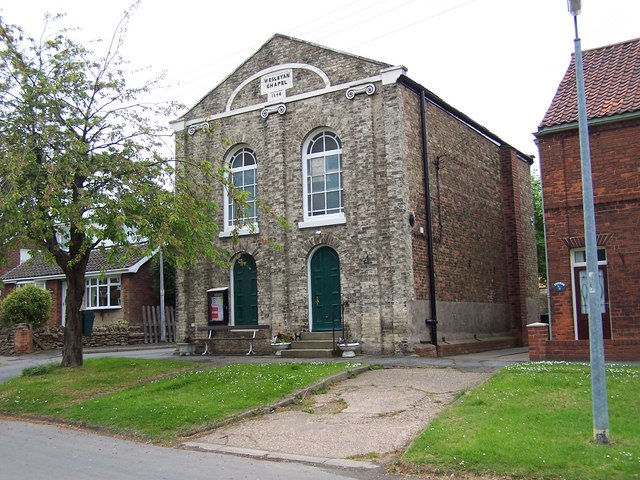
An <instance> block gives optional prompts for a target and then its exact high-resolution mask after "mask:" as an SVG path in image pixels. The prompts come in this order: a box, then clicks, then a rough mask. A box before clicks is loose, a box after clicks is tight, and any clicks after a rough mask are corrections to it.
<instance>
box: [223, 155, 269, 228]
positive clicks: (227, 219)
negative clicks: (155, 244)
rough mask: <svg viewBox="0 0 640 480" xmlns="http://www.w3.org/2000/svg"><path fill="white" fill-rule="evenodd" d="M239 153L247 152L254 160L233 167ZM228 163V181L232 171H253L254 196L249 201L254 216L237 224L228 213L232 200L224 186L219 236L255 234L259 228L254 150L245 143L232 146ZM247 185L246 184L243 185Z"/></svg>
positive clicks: (256, 161) (256, 163) (231, 176)
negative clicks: (252, 207) (253, 209)
mask: <svg viewBox="0 0 640 480" xmlns="http://www.w3.org/2000/svg"><path fill="white" fill-rule="evenodd" d="M240 153H249V154H250V155H251V156H252V157H253V160H254V163H253V165H249V166H242V167H235V168H234V167H233V162H234V160H235V158H236V156H237V155H239V154H240ZM227 157H228V165H229V176H230V181H231V182H233V174H234V173H239V172H246V171H250V170H253V172H254V183H253V187H254V191H255V194H254V197H253V199H252V200H250V202H249V203H251V204H253V205H254V208H255V217H253V221H248V222H247V221H244V220H242V219H241V223H240V224H237V223H236V221H235V219H233V218H232V216H231V215H230V211H231V208H232V202H233V200H232V199H231V198H230V196H229V190H228V189H227V188H225V190H224V199H223V206H224V228H223V229H222V232H220V235H219V236H220V237H230V236H231V235H233V234H234V233H237V234H238V235H251V234H256V233H260V230H259V228H258V204H257V196H258V158H257V155H256V153H255V151H254V150H253V149H252V148H250V147H248V146H247V145H240V146H238V147H236V148H234V149H233V150H232V151H231V152H229V154H228V156H227ZM244 186H247V185H243V187H244Z"/></svg>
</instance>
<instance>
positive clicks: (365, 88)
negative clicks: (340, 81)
mask: <svg viewBox="0 0 640 480" xmlns="http://www.w3.org/2000/svg"><path fill="white" fill-rule="evenodd" d="M375 91H376V86H375V85H374V84H373V83H367V84H365V85H358V86H356V87H351V88H348V89H347V93H346V94H345V95H346V96H347V98H348V99H349V100H353V99H354V97H355V96H356V95H359V94H361V93H366V94H367V95H373V94H374V93H375Z"/></svg>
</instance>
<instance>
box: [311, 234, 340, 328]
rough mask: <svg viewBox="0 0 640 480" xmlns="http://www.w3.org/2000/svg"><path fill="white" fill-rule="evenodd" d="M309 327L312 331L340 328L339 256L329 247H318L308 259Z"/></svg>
mask: <svg viewBox="0 0 640 480" xmlns="http://www.w3.org/2000/svg"><path fill="white" fill-rule="evenodd" d="M309 284H310V289H309V290H310V297H309V304H310V305H309V312H310V314H311V319H310V322H309V323H310V327H311V330H312V331H314V332H323V331H331V330H333V329H336V330H339V329H341V328H342V311H341V308H340V258H339V257H338V253H337V252H336V251H335V250H334V249H332V248H330V247H326V246H323V247H320V248H318V249H317V250H316V251H315V252H313V254H312V255H311V259H310V261H309Z"/></svg>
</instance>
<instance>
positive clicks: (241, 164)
mask: <svg viewBox="0 0 640 480" xmlns="http://www.w3.org/2000/svg"><path fill="white" fill-rule="evenodd" d="M229 167H230V177H231V178H230V181H231V184H232V185H233V188H234V189H235V190H236V191H240V192H247V193H246V195H247V196H246V199H245V200H246V204H245V205H244V206H240V205H238V203H237V202H236V200H234V198H233V196H232V195H230V193H229V191H228V190H227V192H226V194H225V198H224V231H223V232H222V233H221V236H229V235H230V234H231V232H233V231H234V230H237V232H238V233H239V234H241V235H246V234H249V233H257V226H258V209H257V204H256V196H257V194H258V175H257V173H258V164H257V161H256V154H255V152H254V151H253V150H251V149H250V148H247V147H241V148H239V149H237V150H234V151H233V152H232V154H231V156H230V158H229Z"/></svg>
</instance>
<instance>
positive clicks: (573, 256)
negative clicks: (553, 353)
mask: <svg viewBox="0 0 640 480" xmlns="http://www.w3.org/2000/svg"><path fill="white" fill-rule="evenodd" d="M601 251H602V252H604V260H600V259H599V258H598V267H600V266H602V265H605V266H606V265H607V249H606V248H605V247H597V253H596V256H597V257H599V256H600V255H599V253H600V252H601ZM578 252H584V254H585V260H584V261H578V260H576V253H578ZM586 252H587V250H586V248H574V249H572V250H570V255H571V257H570V259H571V285H572V287H571V309H572V310H573V331H574V334H575V340H578V308H579V307H578V302H577V299H576V286H575V285H574V284H573V283H574V282H575V281H576V280H575V276H574V269H575V268H576V267H586V266H587V260H586ZM598 270H599V268H598ZM604 287H605V288H606V289H607V292H606V293H607V298H611V297H610V296H609V291H608V289H609V285H608V282H607V284H605V285H604ZM609 315H611V314H609ZM609 321H611V318H609ZM612 335H613V332H612Z"/></svg>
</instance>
